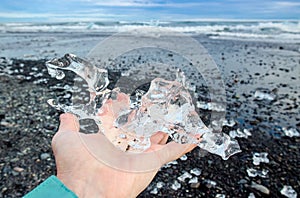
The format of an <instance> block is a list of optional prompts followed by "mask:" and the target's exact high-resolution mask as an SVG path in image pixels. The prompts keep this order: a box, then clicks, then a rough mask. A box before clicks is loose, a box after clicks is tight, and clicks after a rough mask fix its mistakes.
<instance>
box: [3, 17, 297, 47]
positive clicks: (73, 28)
mask: <svg viewBox="0 0 300 198" xmlns="http://www.w3.org/2000/svg"><path fill="white" fill-rule="evenodd" d="M144 26H155V27H159V28H162V29H168V30H170V31H177V32H182V33H187V34H190V35H199V34H205V35H209V36H210V38H213V39H242V40H258V41H259V40H268V41H272V40H273V41H288V42H293V41H300V21H260V22H259V21H240V22H238V21H227V22H226V21H225V22H224V21H219V22H217V21H214V22H212V21H210V22H205V21H173V22H159V21H155V22H151V21H150V22H126V21H121V22H94V23H92V22H77V23H76V22H70V23H2V24H0V32H104V33H114V32H122V31H130V30H133V29H136V28H139V27H144Z"/></svg>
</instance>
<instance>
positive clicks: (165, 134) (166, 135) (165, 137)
mask: <svg viewBox="0 0 300 198" xmlns="http://www.w3.org/2000/svg"><path fill="white" fill-rule="evenodd" d="M168 138H169V134H167V133H164V137H163V138H162V139H161V140H160V142H158V144H162V145H165V144H166V142H167V141H168Z"/></svg>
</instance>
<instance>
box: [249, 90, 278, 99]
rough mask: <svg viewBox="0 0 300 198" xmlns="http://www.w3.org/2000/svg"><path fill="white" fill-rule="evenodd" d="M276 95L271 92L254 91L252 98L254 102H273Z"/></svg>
mask: <svg viewBox="0 0 300 198" xmlns="http://www.w3.org/2000/svg"><path fill="white" fill-rule="evenodd" d="M276 97H277V96H276V94H275V93H273V92H271V91H267V90H265V91H263V90H260V89H258V90H256V91H255V93H254V98H255V99H256V100H268V101H273V100H275V99H276Z"/></svg>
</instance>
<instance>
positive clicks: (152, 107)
mask: <svg viewBox="0 0 300 198" xmlns="http://www.w3.org/2000/svg"><path fill="white" fill-rule="evenodd" d="M46 66H47V68H48V73H49V74H50V75H51V76H52V77H55V78H57V79H63V78H64V77H65V73H64V71H65V70H69V71H73V72H74V73H75V74H76V75H77V76H79V77H80V78H82V79H83V80H84V81H85V83H86V84H87V86H86V87H87V88H86V90H85V91H88V93H89V100H88V101H85V100H80V99H78V98H77V99H76V100H73V101H72V102H73V103H72V104H71V105H69V106H67V105H65V104H60V103H59V102H58V101H56V100H54V99H51V100H49V101H48V103H49V104H50V105H51V106H53V107H55V108H57V109H59V110H62V111H64V112H70V113H73V114H75V115H77V116H78V117H79V120H81V119H93V120H94V121H95V123H96V124H97V125H98V128H99V132H102V133H104V135H106V137H107V138H108V139H109V140H110V141H111V142H112V143H113V144H114V145H115V146H117V147H119V148H120V149H121V150H124V151H134V152H142V151H145V150H146V149H148V148H149V147H150V146H151V142H150V137H151V136H152V135H153V134H155V133H156V132H158V131H161V132H164V133H167V134H168V135H169V136H170V137H171V138H172V139H173V140H174V141H175V142H177V143H180V144H187V143H188V144H197V145H198V146H199V147H200V148H202V149H205V150H207V151H209V152H211V153H214V154H217V155H220V156H221V157H222V158H223V159H228V158H229V157H230V156H231V155H233V154H235V153H238V152H240V147H239V145H238V143H237V141H236V140H234V139H232V138H230V137H229V136H228V135H226V134H224V133H221V132H214V131H213V130H212V129H210V128H208V127H207V126H206V125H205V124H204V123H203V122H202V120H201V118H200V117H199V115H198V113H197V112H196V109H195V106H194V104H193V102H192V96H191V95H190V93H189V91H188V89H187V88H186V87H185V85H186V83H185V76H184V73H183V72H181V71H178V73H177V77H176V79H175V80H174V81H168V80H165V79H162V78H155V79H153V80H152V81H151V83H150V87H149V89H148V91H147V92H146V91H144V90H142V89H137V90H135V93H134V94H131V96H130V95H129V94H125V93H123V92H122V91H121V90H120V89H119V88H115V89H113V90H110V89H108V88H107V86H108V84H109V80H108V71H107V70H105V69H99V68H98V67H95V66H93V65H91V64H90V63H89V62H87V61H85V60H83V59H81V58H78V57H77V56H75V55H72V54H66V55H65V56H64V57H62V58H59V59H53V60H51V61H48V62H47V63H46ZM73 80H74V79H73ZM82 84H84V83H83V82H80V83H79V84H78V86H79V85H82ZM83 88H84V86H83ZM197 106H199V108H202V109H206V110H215V111H223V110H224V109H222V107H221V106H219V105H218V104H216V103H206V104H205V103H201V104H200V103H198V104H197ZM103 112H112V119H113V120H114V122H113V124H112V125H113V126H111V127H115V128H117V129H118V132H116V133H114V132H111V131H109V130H106V129H105V127H103V126H102V124H103V121H102V120H101V115H102V114H103Z"/></svg>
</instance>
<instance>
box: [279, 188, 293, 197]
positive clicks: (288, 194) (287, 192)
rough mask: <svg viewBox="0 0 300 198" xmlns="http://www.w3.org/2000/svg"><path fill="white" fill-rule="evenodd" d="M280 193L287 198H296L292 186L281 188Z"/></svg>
mask: <svg viewBox="0 0 300 198" xmlns="http://www.w3.org/2000/svg"><path fill="white" fill-rule="evenodd" d="M280 193H281V194H282V195H284V196H286V197H288V198H297V192H296V191H295V190H294V189H293V187H292V186H283V188H282V189H281V191H280Z"/></svg>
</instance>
